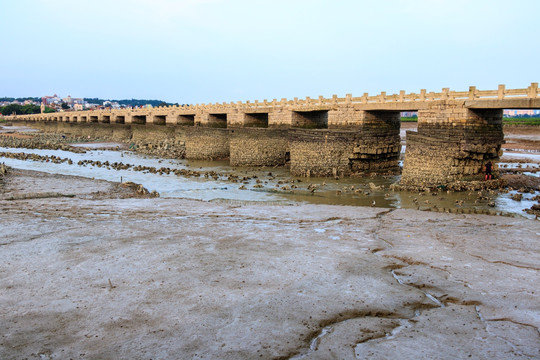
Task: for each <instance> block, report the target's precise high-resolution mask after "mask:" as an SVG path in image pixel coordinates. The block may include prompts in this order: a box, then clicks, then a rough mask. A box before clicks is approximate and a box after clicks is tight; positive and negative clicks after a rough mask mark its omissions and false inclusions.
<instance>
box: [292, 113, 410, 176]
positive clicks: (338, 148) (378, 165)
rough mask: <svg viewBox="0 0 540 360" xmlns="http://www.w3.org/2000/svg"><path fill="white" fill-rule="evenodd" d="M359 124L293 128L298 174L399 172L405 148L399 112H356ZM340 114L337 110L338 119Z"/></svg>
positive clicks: (343, 174) (330, 174) (294, 164)
mask: <svg viewBox="0 0 540 360" xmlns="http://www.w3.org/2000/svg"><path fill="white" fill-rule="evenodd" d="M350 115H353V117H354V118H355V120H356V121H355V125H354V126H352V123H350V124H349V125H348V126H346V127H344V128H342V129H339V128H337V127H334V128H333V129H331V130H327V129H324V130H323V129H291V130H290V131H289V146H290V154H291V155H290V156H291V174H292V175H294V176H349V175H351V174H354V173H362V172H373V173H389V172H392V173H393V172H397V171H398V169H399V167H398V160H399V154H400V150H401V145H400V138H399V127H400V113H399V112H398V111H376V112H375V111H374V112H370V111H355V113H353V114H350ZM336 116H339V114H336V113H333V114H332V118H333V119H335V117H336Z"/></svg>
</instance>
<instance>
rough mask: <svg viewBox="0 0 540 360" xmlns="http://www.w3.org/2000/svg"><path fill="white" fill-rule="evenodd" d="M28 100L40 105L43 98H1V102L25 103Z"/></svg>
mask: <svg viewBox="0 0 540 360" xmlns="http://www.w3.org/2000/svg"><path fill="white" fill-rule="evenodd" d="M26 100H31V101H35V102H38V103H40V102H41V98H40V97H25V98H13V97H0V102H14V101H18V102H24V101H26Z"/></svg>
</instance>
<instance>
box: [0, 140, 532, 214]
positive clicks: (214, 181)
mask: <svg viewBox="0 0 540 360" xmlns="http://www.w3.org/2000/svg"><path fill="white" fill-rule="evenodd" d="M0 151H1V152H13V153H19V152H24V153H28V154H32V153H33V154H38V155H47V156H52V155H54V156H58V157H60V158H69V159H71V160H72V162H73V164H72V165H69V164H68V163H59V164H56V163H52V162H37V161H22V160H15V159H10V158H0V161H2V162H4V163H5V164H6V165H8V166H11V167H14V168H19V169H26V170H36V171H43V172H48V173H56V174H64V175H76V176H83V177H88V178H96V179H102V180H109V181H117V182H118V181H132V182H135V183H139V184H143V186H144V187H146V188H147V189H148V190H149V191H154V190H155V191H157V192H159V193H160V195H161V196H162V197H181V198H189V199H199V200H205V201H211V200H229V201H236V200H240V201H262V202H271V203H276V202H277V203H298V202H307V203H316V204H335V205H353V206H377V207H384V208H415V209H416V208H432V207H438V208H455V207H462V208H475V209H488V208H490V207H488V202H490V201H493V202H495V207H494V208H490V209H492V210H495V211H501V212H506V213H514V214H519V215H524V216H527V215H526V214H525V213H524V212H523V209H525V208H529V207H531V206H532V205H533V204H534V203H535V202H534V201H531V200H528V199H530V198H532V197H533V196H534V195H532V194H525V196H524V200H522V201H521V202H518V201H514V200H511V199H510V195H511V194H512V193H510V194H497V193H491V194H489V193H487V192H484V194H478V193H477V192H471V193H447V192H440V193H434V194H427V193H420V194H419V193H411V192H393V191H391V190H389V186H390V185H391V184H393V183H395V182H397V181H398V180H399V176H376V177H361V178H360V177H350V178H342V179H339V180H334V179H329V178H295V177H291V176H290V174H289V171H288V169H286V168H232V167H230V166H229V165H228V162H227V161H194V160H174V159H161V158H155V157H150V156H141V155H137V154H135V153H132V152H128V151H109V150H94V151H88V152H86V153H72V152H68V151H62V150H37V149H11V148H0ZM527 155H530V154H527ZM536 156H537V158H536V160H538V158H540V155H536ZM83 160H93V161H97V160H99V161H101V162H104V161H108V162H109V163H114V162H118V163H120V162H121V163H124V164H131V165H140V166H148V167H155V168H162V167H163V168H169V169H171V170H173V169H188V170H193V171H197V172H199V173H200V174H201V176H192V177H184V176H176V175H174V174H173V173H170V174H168V175H167V174H163V175H159V174H155V173H150V172H148V171H134V170H132V169H128V170H114V169H111V168H110V167H106V166H101V167H98V166H92V165H77V163H78V162H79V161H83ZM210 172H212V174H215V175H214V177H212V176H208V177H205V176H204V174H205V173H210ZM230 175H231V176H234V177H237V178H238V181H236V180H233V181H231V178H230Z"/></svg>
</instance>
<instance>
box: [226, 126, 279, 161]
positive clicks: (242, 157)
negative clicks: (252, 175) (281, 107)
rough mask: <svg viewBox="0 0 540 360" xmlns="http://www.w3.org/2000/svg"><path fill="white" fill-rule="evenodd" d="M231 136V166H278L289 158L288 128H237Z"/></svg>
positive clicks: (232, 131)
mask: <svg viewBox="0 0 540 360" xmlns="http://www.w3.org/2000/svg"><path fill="white" fill-rule="evenodd" d="M229 136H230V163H231V166H276V165H285V163H286V162H287V160H288V157H289V156H288V154H289V152H288V144H289V142H288V138H287V130H284V129H264V128H249V127H247V128H235V129H233V130H230V133H229Z"/></svg>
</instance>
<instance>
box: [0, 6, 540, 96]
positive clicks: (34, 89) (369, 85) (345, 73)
mask: <svg viewBox="0 0 540 360" xmlns="http://www.w3.org/2000/svg"><path fill="white" fill-rule="evenodd" d="M539 16H540V1H538V0H512V1H509V0H504V1H503V0H452V1H448V0H446V1H442V0H386V1H376V0H372V1H363V0H356V1H353V0H342V1H340V0H332V1H330V0H92V1H87V0H80V1H73V0H0V34H2V40H1V41H0V49H1V50H0V97H2V96H9V97H25V96H44V95H53V94H58V95H60V96H62V97H65V96H67V95H71V96H72V97H99V98H104V99H131V98H137V99H159V100H164V101H167V102H172V103H180V104H197V103H199V104H200V103H215V102H220V103H221V102H230V101H234V102H236V101H246V100H251V101H254V100H260V101H262V100H264V99H268V100H272V99H274V98H276V99H281V98H288V99H292V98H294V97H298V98H305V97H306V96H310V97H312V98H314V97H318V96H319V95H323V96H325V97H331V96H332V95H333V94H337V95H338V96H340V97H342V96H345V94H349V93H350V94H353V96H362V94H363V93H365V92H368V93H369V94H370V95H376V94H379V93H380V92H381V91H386V92H387V93H388V94H392V93H397V92H399V91H400V90H405V91H407V92H419V91H420V89H427V91H440V90H441V89H442V88H445V87H449V88H451V89H452V90H458V91H463V90H468V88H469V86H471V85H474V86H477V88H479V89H496V88H497V85H498V84H505V85H506V86H507V88H525V87H527V86H529V85H530V83H531V82H539V81H540V66H538V64H539V62H540V46H539V45H540V44H539V43H540V26H539V25H540V24H539Z"/></svg>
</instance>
